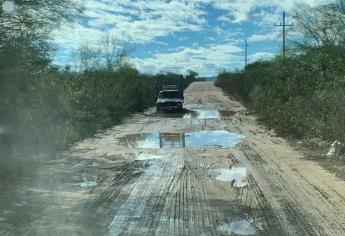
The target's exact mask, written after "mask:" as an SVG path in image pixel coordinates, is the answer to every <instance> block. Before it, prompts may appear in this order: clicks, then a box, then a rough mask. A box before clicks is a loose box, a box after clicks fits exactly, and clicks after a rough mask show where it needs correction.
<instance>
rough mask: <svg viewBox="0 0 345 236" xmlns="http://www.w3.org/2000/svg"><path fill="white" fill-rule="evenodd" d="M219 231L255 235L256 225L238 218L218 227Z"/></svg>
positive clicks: (224, 233)
mask: <svg viewBox="0 0 345 236" xmlns="http://www.w3.org/2000/svg"><path fill="white" fill-rule="evenodd" d="M217 231H218V232H219V233H221V234H223V235H232V234H236V235H255V234H256V230H255V227H254V226H252V225H251V224H250V222H249V221H248V220H245V219H242V220H236V221H233V222H231V223H230V224H222V225H219V226H218V227H217Z"/></svg>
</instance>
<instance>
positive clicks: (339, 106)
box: [216, 0, 345, 141]
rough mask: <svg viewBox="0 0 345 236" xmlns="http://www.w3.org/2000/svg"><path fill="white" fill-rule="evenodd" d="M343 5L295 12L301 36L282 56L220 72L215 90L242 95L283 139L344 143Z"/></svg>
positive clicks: (344, 49)
mask: <svg viewBox="0 0 345 236" xmlns="http://www.w3.org/2000/svg"><path fill="white" fill-rule="evenodd" d="M344 6H345V5H344V1H342V0H340V1H338V2H337V3H336V4H330V5H327V6H322V7H320V6H319V7H315V8H307V7H303V8H300V10H298V11H297V12H296V19H297V21H298V22H297V23H298V26H299V28H298V30H299V31H300V32H301V33H302V34H303V35H304V37H303V41H301V40H300V41H299V42H298V43H296V44H295V45H294V47H293V48H290V51H289V55H288V56H287V57H286V58H285V59H284V60H283V59H282V57H281V55H278V56H276V57H275V58H274V59H272V60H269V61H259V62H255V63H252V64H250V65H248V66H247V67H246V68H245V70H243V71H237V72H223V73H220V74H219V76H218V80H217V82H216V85H217V86H220V87H222V88H224V89H225V90H226V91H227V92H229V93H231V94H234V95H236V96H238V97H240V98H241V99H242V100H244V102H246V103H247V104H248V106H249V107H251V108H252V109H254V110H255V112H256V113H257V114H258V116H259V118H260V120H261V121H263V122H264V123H265V124H266V125H267V126H269V127H270V128H273V129H275V130H276V131H277V132H278V133H280V134H283V135H293V136H295V137H305V138H310V137H318V138H322V139H326V140H330V141H334V140H342V141H345V132H344V130H345V37H344V36H345V8H344Z"/></svg>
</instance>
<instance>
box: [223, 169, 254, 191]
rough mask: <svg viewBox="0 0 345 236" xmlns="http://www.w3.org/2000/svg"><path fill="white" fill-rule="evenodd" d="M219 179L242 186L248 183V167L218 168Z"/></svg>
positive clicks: (235, 185) (233, 185) (234, 185)
mask: <svg viewBox="0 0 345 236" xmlns="http://www.w3.org/2000/svg"><path fill="white" fill-rule="evenodd" d="M216 172H217V173H219V174H218V175H217V176H216V179H217V180H220V181H228V182H231V185H232V187H237V188H242V187H245V186H246V185H247V184H248V183H247V169H246V168H244V167H233V168H231V169H217V170H216Z"/></svg>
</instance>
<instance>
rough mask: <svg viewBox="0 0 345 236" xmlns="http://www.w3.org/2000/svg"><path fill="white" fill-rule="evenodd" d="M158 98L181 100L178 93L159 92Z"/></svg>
mask: <svg viewBox="0 0 345 236" xmlns="http://www.w3.org/2000/svg"><path fill="white" fill-rule="evenodd" d="M159 98H181V93H180V92H178V91H164V92H160V94H159Z"/></svg>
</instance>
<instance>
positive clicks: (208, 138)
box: [121, 130, 245, 148]
mask: <svg viewBox="0 0 345 236" xmlns="http://www.w3.org/2000/svg"><path fill="white" fill-rule="evenodd" d="M244 138H245V136H244V135H242V134H237V133H231V132H228V131H225V130H219V131H199V132H190V133H148V134H137V135H129V136H127V137H125V138H123V139H122V140H121V141H122V143H126V144H127V145H128V146H130V147H135V148H165V147H169V148H179V147H187V148H197V147H222V148H229V147H233V146H235V145H237V144H239V143H240V142H241V141H242V140H243V139H244Z"/></svg>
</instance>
